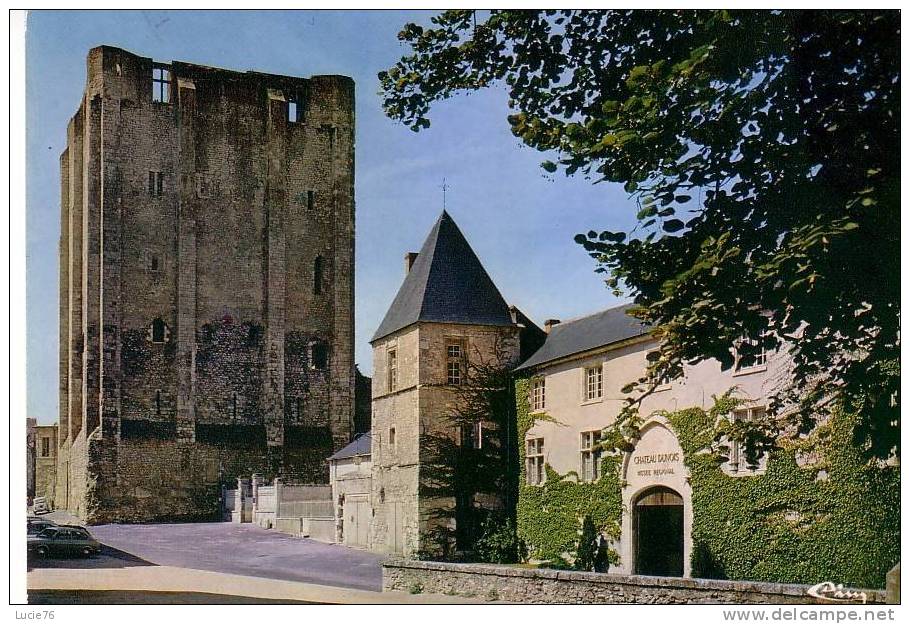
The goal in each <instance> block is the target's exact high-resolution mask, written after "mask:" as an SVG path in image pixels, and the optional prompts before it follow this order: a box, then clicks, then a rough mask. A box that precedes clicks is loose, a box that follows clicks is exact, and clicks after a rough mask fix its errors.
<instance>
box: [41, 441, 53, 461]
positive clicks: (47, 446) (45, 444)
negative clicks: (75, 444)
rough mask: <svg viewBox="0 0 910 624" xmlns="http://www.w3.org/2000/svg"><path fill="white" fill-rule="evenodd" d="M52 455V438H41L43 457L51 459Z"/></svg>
mask: <svg viewBox="0 0 910 624" xmlns="http://www.w3.org/2000/svg"><path fill="white" fill-rule="evenodd" d="M50 454H51V439H50V438H41V457H50Z"/></svg>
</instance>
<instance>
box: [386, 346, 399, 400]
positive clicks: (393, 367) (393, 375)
mask: <svg viewBox="0 0 910 624" xmlns="http://www.w3.org/2000/svg"><path fill="white" fill-rule="evenodd" d="M387 365H388V376H389V379H388V382H389V392H394V391H395V390H397V389H398V352H397V351H396V350H395V349H390V350H389V353H388V360H387Z"/></svg>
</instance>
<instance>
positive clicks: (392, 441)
mask: <svg viewBox="0 0 910 624" xmlns="http://www.w3.org/2000/svg"><path fill="white" fill-rule="evenodd" d="M389 446H391V447H392V450H393V451H394V450H395V427H390V428H389Z"/></svg>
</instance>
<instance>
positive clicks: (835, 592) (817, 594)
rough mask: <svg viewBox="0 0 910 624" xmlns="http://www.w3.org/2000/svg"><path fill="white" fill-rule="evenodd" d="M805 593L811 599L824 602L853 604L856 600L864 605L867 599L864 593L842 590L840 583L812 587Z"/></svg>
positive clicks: (827, 583) (819, 584)
mask: <svg viewBox="0 0 910 624" xmlns="http://www.w3.org/2000/svg"><path fill="white" fill-rule="evenodd" d="M806 593H807V594H809V595H810V596H812V597H813V598H818V599H819V600H824V601H826V602H855V601H857V600H858V601H860V602H861V603H863V604H866V599H867V596H866V592H862V591H852V590H850V589H844V586H843V584H842V583H838V584H836V585H835V584H834V583H832V582H831V581H825V582H823V583H818V584H817V585H813V586H812V587H810V588H809V589H807V590H806Z"/></svg>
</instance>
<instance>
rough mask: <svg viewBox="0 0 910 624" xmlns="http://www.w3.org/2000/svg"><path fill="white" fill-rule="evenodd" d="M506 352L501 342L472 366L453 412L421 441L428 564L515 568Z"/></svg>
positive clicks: (517, 550) (514, 457)
mask: <svg viewBox="0 0 910 624" xmlns="http://www.w3.org/2000/svg"><path fill="white" fill-rule="evenodd" d="M508 360H509V358H508V354H507V352H506V350H505V348H504V345H503V344H502V342H501V341H497V342H496V344H494V346H493V349H492V353H491V355H490V356H489V357H488V358H486V359H485V358H483V357H482V356H481V355H480V354H476V355H475V357H472V358H471V359H470V360H469V361H468V364H467V370H466V375H465V379H464V383H462V385H459V386H455V387H453V390H452V406H451V408H450V409H449V410H448V411H447V412H446V413H445V414H442V415H440V417H439V421H438V422H437V423H425V426H424V431H423V433H422V434H421V437H420V443H421V467H420V470H421V476H420V494H421V497H422V499H423V501H424V503H423V504H424V509H423V510H422V513H425V514H426V517H427V518H428V519H429V523H428V524H429V526H430V527H432V528H431V529H430V530H429V531H428V532H427V538H428V539H427V542H429V546H428V547H427V548H425V549H424V552H421V553H420V557H421V558H424V559H446V560H449V559H456V558H458V559H473V560H478V561H486V562H495V563H514V562H516V561H518V560H519V558H520V557H521V553H522V552H523V546H522V545H521V543H520V541H519V539H518V535H517V533H516V528H515V522H514V517H515V501H516V498H517V493H516V489H517V478H518V476H517V474H516V470H515V467H516V466H517V465H518V451H517V449H516V445H515V431H514V424H513V418H512V414H513V413H514V398H513V397H512V393H511V386H512V383H511V374H510V369H509V368H508V367H507V366H506V365H505V363H506V362H508Z"/></svg>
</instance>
